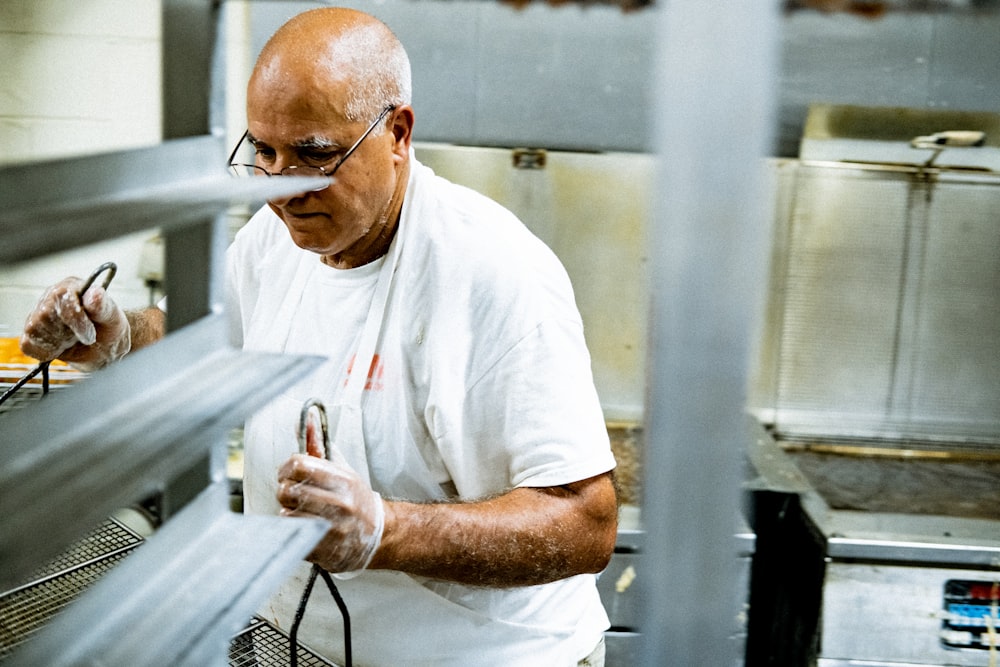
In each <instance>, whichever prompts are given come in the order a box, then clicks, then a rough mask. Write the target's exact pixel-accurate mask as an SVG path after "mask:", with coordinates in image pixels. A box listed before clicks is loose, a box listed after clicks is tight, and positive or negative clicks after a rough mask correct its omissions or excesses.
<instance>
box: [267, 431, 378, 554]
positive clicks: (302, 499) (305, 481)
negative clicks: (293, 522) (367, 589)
mask: <svg viewBox="0 0 1000 667" xmlns="http://www.w3.org/2000/svg"><path fill="white" fill-rule="evenodd" d="M332 458H333V460H332V461H326V460H323V459H320V458H316V457H315V456H307V455H305V454H295V455H293V456H292V457H291V458H290V459H288V461H286V462H285V464H284V465H283V466H281V469H280V470H279V471H278V482H279V485H278V502H280V503H281V505H282V510H281V514H282V516H299V517H320V518H323V519H326V520H327V521H329V522H330V524H331V527H330V530H328V531H327V533H326V536H325V537H324V538H323V540H322V541H321V542H320V543H319V544H318V545H317V546H316V548H315V549H313V551H312V553H311V554H309V558H308V560H309V561H311V562H313V563H316V564H317V565H319V566H320V567H322V568H323V569H324V570H327V571H329V572H351V571H356V570H363V569H364V568H366V567H367V566H368V564H369V563H370V562H371V559H372V556H374V555H375V551H376V550H377V549H378V546H379V543H380V542H381V541H382V531H383V528H384V524H385V510H384V508H383V505H382V497H381V496H379V494H378V493H376V492H375V491H373V490H372V488H371V487H370V486H368V484H366V483H365V482H364V480H362V479H361V478H360V477H359V476H358V474H357V473H356V472H355V471H354V470H353V469H351V467H350V466H349V465H348V464H347V461H345V460H344V458H343V456H341V455H340V453H339V452H337V451H336V449H335V448H334V450H333V452H332Z"/></svg>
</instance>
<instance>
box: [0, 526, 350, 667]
mask: <svg viewBox="0 0 1000 667" xmlns="http://www.w3.org/2000/svg"><path fill="white" fill-rule="evenodd" d="M143 542H144V539H143V538H142V536H140V535H139V534H137V533H136V532H135V531H133V530H132V529H131V528H129V527H128V526H126V525H125V524H124V523H122V522H120V521H118V520H117V519H115V518H113V517H109V518H108V519H107V520H106V521H105V522H103V523H102V524H101V525H100V526H99V527H98V528H96V529H95V530H94V531H92V532H91V533H89V534H88V535H87V536H86V537H84V538H83V539H81V540H80V541H78V542H76V543H75V544H74V545H73V546H72V547H70V548H69V549H68V550H67V551H66V552H65V553H64V554H62V555H60V556H59V557H57V558H55V559H53V560H52V561H50V562H48V563H46V564H45V565H43V566H42V567H40V568H39V569H38V570H37V571H35V572H34V573H33V575H32V576H31V577H30V580H29V582H28V583H26V584H24V585H22V586H18V587H16V588H13V589H11V590H9V591H5V592H2V593H0V663H2V662H3V661H4V660H5V658H7V657H8V655H10V654H11V653H13V652H14V650H15V649H16V648H17V647H19V646H21V645H22V644H24V643H26V642H28V641H29V640H30V639H31V638H32V636H33V635H34V634H35V633H36V632H37V631H39V630H41V629H42V628H43V627H44V626H45V625H46V624H47V623H48V622H49V621H50V620H52V618H54V617H55V615H56V614H58V613H59V612H60V611H62V610H63V609H64V608H65V607H66V606H67V605H69V604H70V603H71V602H73V600H75V599H76V598H77V597H78V596H79V595H80V594H82V593H83V592H84V591H85V590H87V589H88V588H89V587H90V586H91V585H93V584H94V583H96V582H97V581H98V580H99V579H100V578H101V577H102V576H104V575H105V574H107V573H108V572H109V571H110V570H111V569H112V568H114V567H115V566H116V565H118V564H119V563H120V562H121V561H122V560H124V559H125V558H126V557H127V556H128V555H129V554H131V553H132V552H133V550H135V548H136V547H138V546H140V545H141V544H142V543H143ZM289 649H290V644H289V641H288V635H287V634H286V633H285V632H284V631H282V630H280V629H278V628H276V627H275V626H273V625H271V624H270V623H268V622H267V621H265V620H264V619H262V618H259V617H254V618H252V619H251V620H250V622H249V623H248V624H247V626H246V628H245V629H243V630H242V631H241V632H239V633H238V634H237V635H236V636H234V637H233V639H232V642H231V643H230V647H229V665H230V666H231V667H271V666H274V667H280V666H284V665H288V664H289ZM297 655H298V664H299V665H302V666H303V667H313V666H315V667H336V665H334V663H332V662H329V661H328V660H326V659H325V658H323V657H321V656H319V655H318V654H316V653H314V652H312V651H311V650H310V649H309V648H308V647H305V646H303V645H302V644H301V643H300V644H299V646H298V650H297Z"/></svg>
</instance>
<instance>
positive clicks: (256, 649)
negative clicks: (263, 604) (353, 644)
mask: <svg viewBox="0 0 1000 667" xmlns="http://www.w3.org/2000/svg"><path fill="white" fill-rule="evenodd" d="M288 651H289V642H288V635H287V634H285V633H284V632H282V631H281V630H279V629H277V628H275V627H274V626H273V625H271V624H270V623H268V622H267V621H265V620H263V619H260V618H254V619H253V621H252V622H251V623H250V625H249V626H247V628H246V630H244V631H243V632H241V633H240V634H238V635H236V636H235V637H233V641H232V642H231V643H230V645H229V665H230V667H270V666H271V665H274V667H284V666H285V665H288V664H290V661H289V654H288ZM296 655H297V656H298V659H299V662H298V664H299V665H302V666H303V667H311V666H313V665H317V666H319V667H336V666H335V665H334V664H333V663H332V662H329V661H327V660H326V659H324V658H322V657H320V656H318V655H316V654H315V653H312V652H311V651H309V649H307V648H305V647H303V646H302V645H301V644H300V645H299V647H298V650H297V651H296Z"/></svg>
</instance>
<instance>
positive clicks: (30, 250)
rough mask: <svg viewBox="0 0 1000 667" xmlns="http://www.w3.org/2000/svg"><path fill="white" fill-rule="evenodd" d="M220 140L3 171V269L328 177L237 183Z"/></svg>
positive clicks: (193, 219) (185, 221)
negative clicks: (225, 164)
mask: <svg viewBox="0 0 1000 667" xmlns="http://www.w3.org/2000/svg"><path fill="white" fill-rule="evenodd" d="M224 162H225V153H224V148H223V146H222V144H221V139H219V138H217V137H214V136H210V135H205V136H198V137H190V138H185V139H175V140H172V141H167V142H164V143H162V144H160V145H157V146H153V147H150V148H140V149H135V150H128V151H117V152H113V153H105V154H101V155H94V156H86V157H79V158H74V159H70V160H59V161H51V162H39V163H32V164H27V165H17V166H12V167H4V168H2V169H0V234H2V235H3V239H4V243H3V245H2V246H0V263H2V262H8V263H10V262H18V261H23V260H27V259H32V258H35V257H38V256H41V255H46V254H50V253H55V252H61V251H64V250H70V249H72V248H77V247H80V246H84V245H87V244H89V243H94V242H97V241H102V240H106V239H108V238H113V237H116V236H122V235H125V234H129V233H132V232H136V231H141V230H144V229H149V228H151V227H159V228H161V229H169V228H172V227H179V226H184V225H190V224H194V223H198V222H203V221H204V220H205V219H206V216H207V217H209V218H211V217H212V216H213V215H214V214H215V213H217V212H220V211H222V210H224V209H225V208H226V207H227V206H229V205H231V204H234V203H238V202H246V201H253V200H257V201H260V200H263V199H266V198H269V197H278V196H282V195H290V194H295V193H296V192H301V191H303V190H307V189H309V188H314V187H319V186H321V185H323V184H325V183H326V182H327V180H326V179H324V178H316V179H313V178H303V179H301V180H299V179H294V182H289V181H292V180H293V179H280V178H267V179H265V178H258V179H238V178H233V177H231V176H229V175H228V174H227V173H226V170H225V166H224Z"/></svg>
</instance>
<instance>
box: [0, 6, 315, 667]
mask: <svg viewBox="0 0 1000 667" xmlns="http://www.w3.org/2000/svg"><path fill="white" fill-rule="evenodd" d="M217 10H218V3H205V2H189V1H182V0H165V1H164V2H163V12H164V14H163V15H164V21H163V26H164V39H163V44H164V58H163V60H164V79H165V82H166V92H165V95H164V99H165V101H166V105H165V109H164V112H165V113H164V116H165V119H166V123H165V140H164V141H163V142H162V143H161V144H160V145H158V146H153V147H150V148H144V149H138V150H131V151H119V152H114V153H107V154H101V155H93V156H87V157H84V158H78V159H71V160H63V161H52V162H45V163H37V164H29V165H16V166H11V167H6V168H3V169H0V235H2V236H3V238H4V244H3V247H2V249H0V262H4V263H14V262H19V261H23V260H27V259H31V258H35V257H40V256H43V255H50V254H52V253H56V252H60V251H63V250H68V249H71V248H78V247H81V246H84V245H86V244H88V243H91V242H94V241H98V240H104V239H110V238H114V237H118V236H122V235H125V234H128V233H131V232H134V231H138V230H143V229H149V228H153V227H156V228H159V229H160V230H161V231H162V232H163V233H164V237H165V239H166V261H165V273H166V278H167V284H166V293H167V297H168V299H169V302H170V310H169V313H168V315H167V318H168V321H167V328H168V331H169V333H168V335H167V337H166V339H165V340H163V341H161V342H159V343H157V344H156V345H153V346H151V347H149V348H147V349H145V350H141V351H139V352H136V353H134V354H132V355H129V357H128V358H126V359H125V360H123V361H122V362H120V363H118V364H116V365H114V366H113V367H111V368H108V369H106V370H102V371H99V372H97V373H94V374H92V375H91V376H89V377H86V378H84V379H82V380H80V381H79V382H77V383H75V384H74V385H73V386H72V387H69V388H66V389H65V390H62V391H59V392H56V395H53V396H50V397H47V398H46V399H45V400H43V401H37V402H35V403H33V404H30V405H26V406H23V407H22V408H21V409H18V410H15V411H12V412H10V413H9V414H5V415H3V416H2V419H0V433H2V434H3V435H2V440H3V445H2V447H3V463H2V464H0V506H2V507H4V508H14V507H16V508H17V511H16V512H14V511H11V512H6V513H5V519H4V521H3V522H2V524H0V562H3V563H4V567H3V568H2V570H0V590H4V589H15V588H18V587H20V586H22V585H23V582H25V581H30V580H31V578H32V576H33V574H34V571H35V569H36V568H37V564H38V563H40V562H45V561H46V560H48V559H50V558H53V557H56V556H58V555H60V554H61V553H63V552H65V551H66V550H67V549H68V548H70V547H71V545H73V544H74V543H76V542H77V541H78V540H80V539H81V538H85V536H86V535H87V534H88V533H90V531H92V530H93V529H94V528H95V527H96V526H99V525H100V524H101V523H102V522H103V521H104V520H105V518H106V517H107V516H110V515H111V513H112V512H114V511H115V510H116V509H118V508H120V507H125V506H128V505H129V504H132V503H134V502H137V501H140V500H142V499H143V498H145V497H147V496H148V495H149V494H160V495H161V496H162V497H163V498H164V502H163V510H164V511H163V517H162V518H163V519H164V523H163V525H162V526H161V527H160V528H159V529H158V530H157V531H156V532H155V533H154V534H153V535H152V536H151V537H150V538H149V539H147V540H146V541H145V543H144V544H143V546H142V548H141V549H137V550H136V551H135V553H133V554H131V556H130V557H129V558H127V559H124V560H123V562H121V563H120V564H118V565H117V566H116V567H114V568H113V570H111V571H109V572H106V573H102V576H101V577H100V578H99V580H98V581H96V583H94V584H93V585H92V586H89V587H88V590H86V591H85V592H84V593H82V594H81V595H80V597H79V599H76V600H75V601H74V602H73V604H72V605H68V606H67V607H66V608H65V609H64V610H62V611H61V612H60V613H59V614H58V615H57V616H56V617H55V618H54V619H53V620H52V621H51V623H47V624H46V625H45V626H44V627H42V628H41V629H39V630H38V631H37V632H34V633H32V636H31V638H30V641H27V642H25V643H24V644H23V645H21V646H18V647H17V648H16V649H15V650H13V651H12V652H11V653H10V655H9V656H6V659H5V661H4V664H9V665H39V664H44V665H76V664H93V663H96V662H100V663H101V664H105V665H136V664H143V665H163V666H164V667H166V666H167V665H170V666H178V665H191V666H198V667H204V666H205V665H224V664H226V655H227V646H228V645H229V643H230V640H231V638H232V637H233V636H234V635H236V634H237V633H238V632H240V631H241V629H243V628H244V627H245V625H246V620H247V619H248V618H250V617H251V616H252V613H253V611H254V610H255V609H256V607H257V606H258V605H259V604H260V603H261V602H262V601H263V600H264V599H265V598H266V597H267V596H268V595H269V594H270V592H271V591H272V590H273V589H274V588H276V587H277V585H278V584H279V583H280V582H281V581H282V580H283V579H284V577H285V576H287V574H288V573H289V572H290V570H291V569H292V568H293V567H294V566H295V565H296V564H297V563H298V562H299V561H300V560H301V559H302V558H303V557H304V556H305V555H306V554H307V553H308V552H309V550H310V549H311V548H312V547H313V546H314V544H315V543H316V541H318V539H319V537H320V536H321V534H322V533H323V530H324V524H323V523H322V522H319V521H304V520H303V521H298V520H295V521H292V520H280V519H277V518H275V517H252V516H243V515H240V514H233V513H231V512H229V510H228V485H227V482H226V479H225V471H224V461H225V458H226V457H225V452H226V435H227V433H228V432H229V431H230V430H231V429H232V428H234V427H236V426H239V425H240V424H241V423H242V421H243V419H244V417H245V416H247V415H248V414H249V413H250V412H251V411H252V410H254V409H256V408H257V407H259V406H260V405H262V404H263V403H265V402H266V401H267V400H269V399H270V398H271V397H273V396H274V395H276V394H277V393H278V392H279V391H281V390H282V389H283V388H284V387H285V386H287V385H288V384H289V383H291V382H292V381H293V380H294V379H297V378H298V377H300V376H301V375H303V374H304V373H306V372H308V370H309V368H310V366H311V363H312V361H311V360H310V359H308V358H299V357H285V356H281V355H261V354H244V353H242V352H240V351H238V350H235V349H233V348H231V347H229V346H228V344H227V327H226V322H225V318H224V317H223V316H222V315H221V311H222V306H221V301H222V298H221V294H222V289H221V282H222V281H221V275H222V271H221V265H222V254H223V251H224V247H225V240H226V238H227V234H226V229H225V220H224V213H225V210H226V209H227V208H228V207H229V206H230V205H232V204H235V203H246V202H248V201H260V200H263V199H265V198H268V197H274V196H279V195H281V194H286V195H287V194H293V192H294V191H296V190H301V189H302V188H308V187H314V186H315V185H318V183H313V184H310V183H305V182H303V183H301V184H299V185H288V184H287V183H286V182H282V179H259V180H254V181H252V182H244V181H237V180H235V179H231V178H230V177H229V176H228V175H227V174H226V173H225V168H224V162H225V149H224V146H223V145H222V141H221V139H220V134H221V133H219V132H215V131H213V129H212V128H211V127H210V123H209V121H208V115H209V114H208V107H209V97H210V96H209V89H210V86H209V82H210V78H211V76H210V73H213V72H214V70H213V63H214V62H215V59H214V43H215V32H216V23H217V22H216V12H217ZM191 72H195V73H197V76H195V77H191V74H190V73H191ZM185 76H186V77H188V84H187V85H186V86H185V85H184V83H183V78H184V77H185ZM192 78H193V79H194V80H191V79H192ZM192 103H193V104H194V105H196V106H199V107H201V108H202V110H201V113H191V109H190V106H191V104H192ZM181 104H183V105H186V107H185V108H180V107H179V106H178V105H181ZM185 116H186V118H185ZM60 277H61V276H56V277H54V280H55V279H58V278H60Z"/></svg>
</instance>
